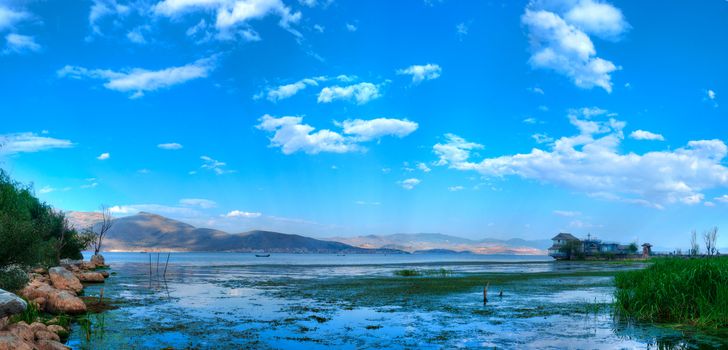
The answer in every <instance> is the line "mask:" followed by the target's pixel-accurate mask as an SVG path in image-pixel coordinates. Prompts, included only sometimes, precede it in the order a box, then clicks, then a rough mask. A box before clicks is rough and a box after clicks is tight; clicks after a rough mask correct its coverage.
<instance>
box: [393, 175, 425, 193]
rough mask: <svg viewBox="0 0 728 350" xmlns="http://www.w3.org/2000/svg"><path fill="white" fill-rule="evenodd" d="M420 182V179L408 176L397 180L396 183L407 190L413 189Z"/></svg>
mask: <svg viewBox="0 0 728 350" xmlns="http://www.w3.org/2000/svg"><path fill="white" fill-rule="evenodd" d="M420 182H422V181H420V179H416V178H410V179H406V180H402V181H399V182H397V184H399V185H400V186H402V188H404V189H405V190H407V191H409V190H412V189H414V188H415V187H416V186H417V185H419V184H420Z"/></svg>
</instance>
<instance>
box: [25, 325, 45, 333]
mask: <svg viewBox="0 0 728 350" xmlns="http://www.w3.org/2000/svg"><path fill="white" fill-rule="evenodd" d="M29 327H30V329H31V330H32V331H33V333H35V332H39V331H45V330H48V329H47V328H46V325H44V324H42V323H40V322H33V323H31V324H30V326H29Z"/></svg>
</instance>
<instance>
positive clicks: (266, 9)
mask: <svg viewBox="0 0 728 350" xmlns="http://www.w3.org/2000/svg"><path fill="white" fill-rule="evenodd" d="M195 12H196V13H203V14H206V13H210V12H212V13H214V14H215V27H216V29H217V30H218V35H217V37H218V38H219V39H230V38H233V37H235V36H236V35H240V36H242V37H243V38H245V39H250V38H251V37H252V38H256V37H257V33H256V32H255V31H253V30H252V29H251V28H250V27H249V22H250V21H252V20H258V19H262V18H265V17H268V16H271V15H272V16H277V17H278V18H279V21H278V24H279V25H280V26H281V27H282V28H285V29H286V30H288V31H289V32H291V33H293V34H294V35H296V36H300V33H299V32H298V31H296V30H294V29H293V28H292V27H291V25H292V24H295V23H297V22H299V21H300V19H301V12H298V11H296V12H294V11H292V10H291V8H290V7H288V6H286V5H285V4H284V3H283V1H281V0H163V1H160V2H159V3H157V4H156V5H154V6H153V7H152V13H153V14H155V15H157V16H160V17H170V18H179V17H182V16H184V15H187V14H191V13H195ZM237 29H241V30H237ZM246 33H247V34H246ZM257 39H258V40H259V39H260V38H259V37H257Z"/></svg>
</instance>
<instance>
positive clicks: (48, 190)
mask: <svg viewBox="0 0 728 350" xmlns="http://www.w3.org/2000/svg"><path fill="white" fill-rule="evenodd" d="M70 190H71V188H70V187H63V188H54V187H51V186H43V187H41V189H39V190H38V193H40V194H47V193H51V192H66V191H70Z"/></svg>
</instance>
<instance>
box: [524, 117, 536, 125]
mask: <svg viewBox="0 0 728 350" xmlns="http://www.w3.org/2000/svg"><path fill="white" fill-rule="evenodd" d="M523 122H524V123H526V124H536V123H538V119H536V118H534V117H528V118H526V119H523Z"/></svg>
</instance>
